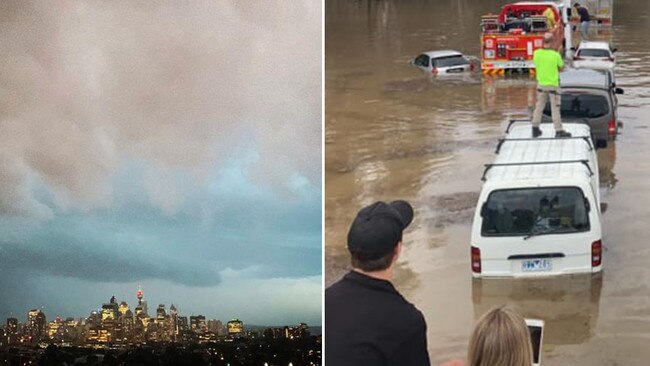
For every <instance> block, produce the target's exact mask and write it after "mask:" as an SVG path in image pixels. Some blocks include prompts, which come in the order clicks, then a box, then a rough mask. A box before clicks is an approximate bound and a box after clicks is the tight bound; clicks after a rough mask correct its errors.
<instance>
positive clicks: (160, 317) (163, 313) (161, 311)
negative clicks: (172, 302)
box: [156, 304, 167, 322]
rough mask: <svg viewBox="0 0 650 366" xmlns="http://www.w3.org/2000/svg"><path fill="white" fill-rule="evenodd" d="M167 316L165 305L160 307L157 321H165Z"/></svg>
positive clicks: (157, 310)
mask: <svg viewBox="0 0 650 366" xmlns="http://www.w3.org/2000/svg"><path fill="white" fill-rule="evenodd" d="M166 315H167V312H166V311H165V304H160V305H158V309H156V320H157V321H159V322H160V321H163V320H165V316H166Z"/></svg>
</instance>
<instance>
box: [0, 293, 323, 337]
mask: <svg viewBox="0 0 650 366" xmlns="http://www.w3.org/2000/svg"><path fill="white" fill-rule="evenodd" d="M140 296H141V297H140ZM133 298H134V301H132V302H129V301H128V300H127V299H126V298H122V297H120V296H116V295H112V296H111V299H115V300H116V301H117V302H118V303H119V305H120V307H121V306H122V305H123V304H125V305H127V306H128V308H127V309H128V310H131V311H134V310H135V307H136V306H138V305H140V304H141V301H144V303H145V304H146V305H145V306H146V307H147V309H146V311H145V312H146V313H148V315H154V316H155V313H153V314H152V313H150V312H155V310H156V309H158V308H159V307H160V306H161V305H162V306H163V308H166V309H169V310H171V309H172V307H173V309H174V311H175V312H177V314H178V315H179V316H181V315H182V316H185V317H191V316H203V317H205V319H209V320H217V321H224V322H228V321H233V320H237V321H239V320H241V319H240V318H239V317H219V316H213V315H205V314H203V313H196V314H195V313H185V312H183V310H182V307H181V306H179V305H177V303H175V302H170V303H162V302H161V303H158V302H151V303H149V299H148V297H144V291H143V290H142V289H141V288H138V290H137V291H136V292H135V295H134V297H133ZM109 301H110V300H109ZM105 304H106V302H104V303H101V304H99V306H97V307H96V308H90V309H88V311H87V313H86V314H80V315H70V314H49V315H48V313H47V312H46V308H45V307H31V308H29V309H25V311H24V312H23V313H22V314H9V315H8V316H6V317H3V318H0V319H4V320H8V319H17V320H18V322H19V323H21V320H25V321H27V320H28V317H29V313H30V312H32V311H34V310H38V311H41V312H42V313H43V314H45V316H46V319H47V322H49V321H52V320H53V319H63V320H65V319H75V320H80V319H88V318H89V316H90V315H92V313H94V312H97V313H101V311H102V306H103V305H105ZM167 306H169V307H167ZM23 318H24V319H23ZM22 323H24V322H22ZM1 324H2V323H1V322H0V328H2V326H1ZM289 324H293V325H296V324H309V323H307V322H305V321H300V322H296V323H287V324H250V323H246V327H249V326H251V327H274V326H285V325H289ZM5 325H7V324H6V322H5ZM312 325H313V326H315V327H316V328H320V324H312ZM224 326H225V325H224Z"/></svg>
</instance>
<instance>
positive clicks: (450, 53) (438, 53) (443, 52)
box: [423, 50, 463, 58]
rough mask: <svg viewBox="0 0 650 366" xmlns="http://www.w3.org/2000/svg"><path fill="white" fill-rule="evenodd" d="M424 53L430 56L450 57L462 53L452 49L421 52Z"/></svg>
mask: <svg viewBox="0 0 650 366" xmlns="http://www.w3.org/2000/svg"><path fill="white" fill-rule="evenodd" d="M423 53H424V54H425V55H427V56H429V57H431V58H441V57H452V56H463V54H462V53H460V52H458V51H454V50H440V51H429V52H423Z"/></svg>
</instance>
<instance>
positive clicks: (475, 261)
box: [472, 247, 481, 273]
mask: <svg viewBox="0 0 650 366" xmlns="http://www.w3.org/2000/svg"><path fill="white" fill-rule="evenodd" d="M472 272H474V273H481V250H480V249H479V248H477V247H472Z"/></svg>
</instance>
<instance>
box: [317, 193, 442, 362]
mask: <svg viewBox="0 0 650 366" xmlns="http://www.w3.org/2000/svg"><path fill="white" fill-rule="evenodd" d="M412 220H413V208H412V207H411V205H410V204H408V203H407V202H406V201H393V202H390V203H385V202H376V203H374V204H372V205H370V206H367V207H365V208H363V209H362V210H361V211H359V213H358V214H357V217H356V218H355V219H354V221H353V223H352V226H351V227H350V231H349V233H348V249H349V251H350V255H351V259H352V270H351V271H350V272H349V273H348V274H346V275H345V276H344V277H343V278H342V279H341V280H339V281H338V282H336V283H335V284H333V285H332V286H331V287H329V288H327V289H326V290H325V362H326V363H327V365H328V366H358V365H364V366H380V365H382V366H391V365H400V366H429V365H430V361H429V354H428V351H427V325H426V322H425V320H424V316H423V315H422V313H421V312H420V311H419V310H418V309H417V308H416V307H415V306H414V305H413V304H411V303H410V302H408V301H407V300H406V299H405V298H404V297H403V296H402V295H401V294H400V293H399V292H398V291H397V290H396V289H395V287H394V286H393V284H392V283H391V280H392V279H393V272H394V268H395V263H396V261H397V258H399V255H400V252H401V250H402V232H403V230H404V229H406V227H407V226H408V225H409V224H410V223H411V221H412Z"/></svg>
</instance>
